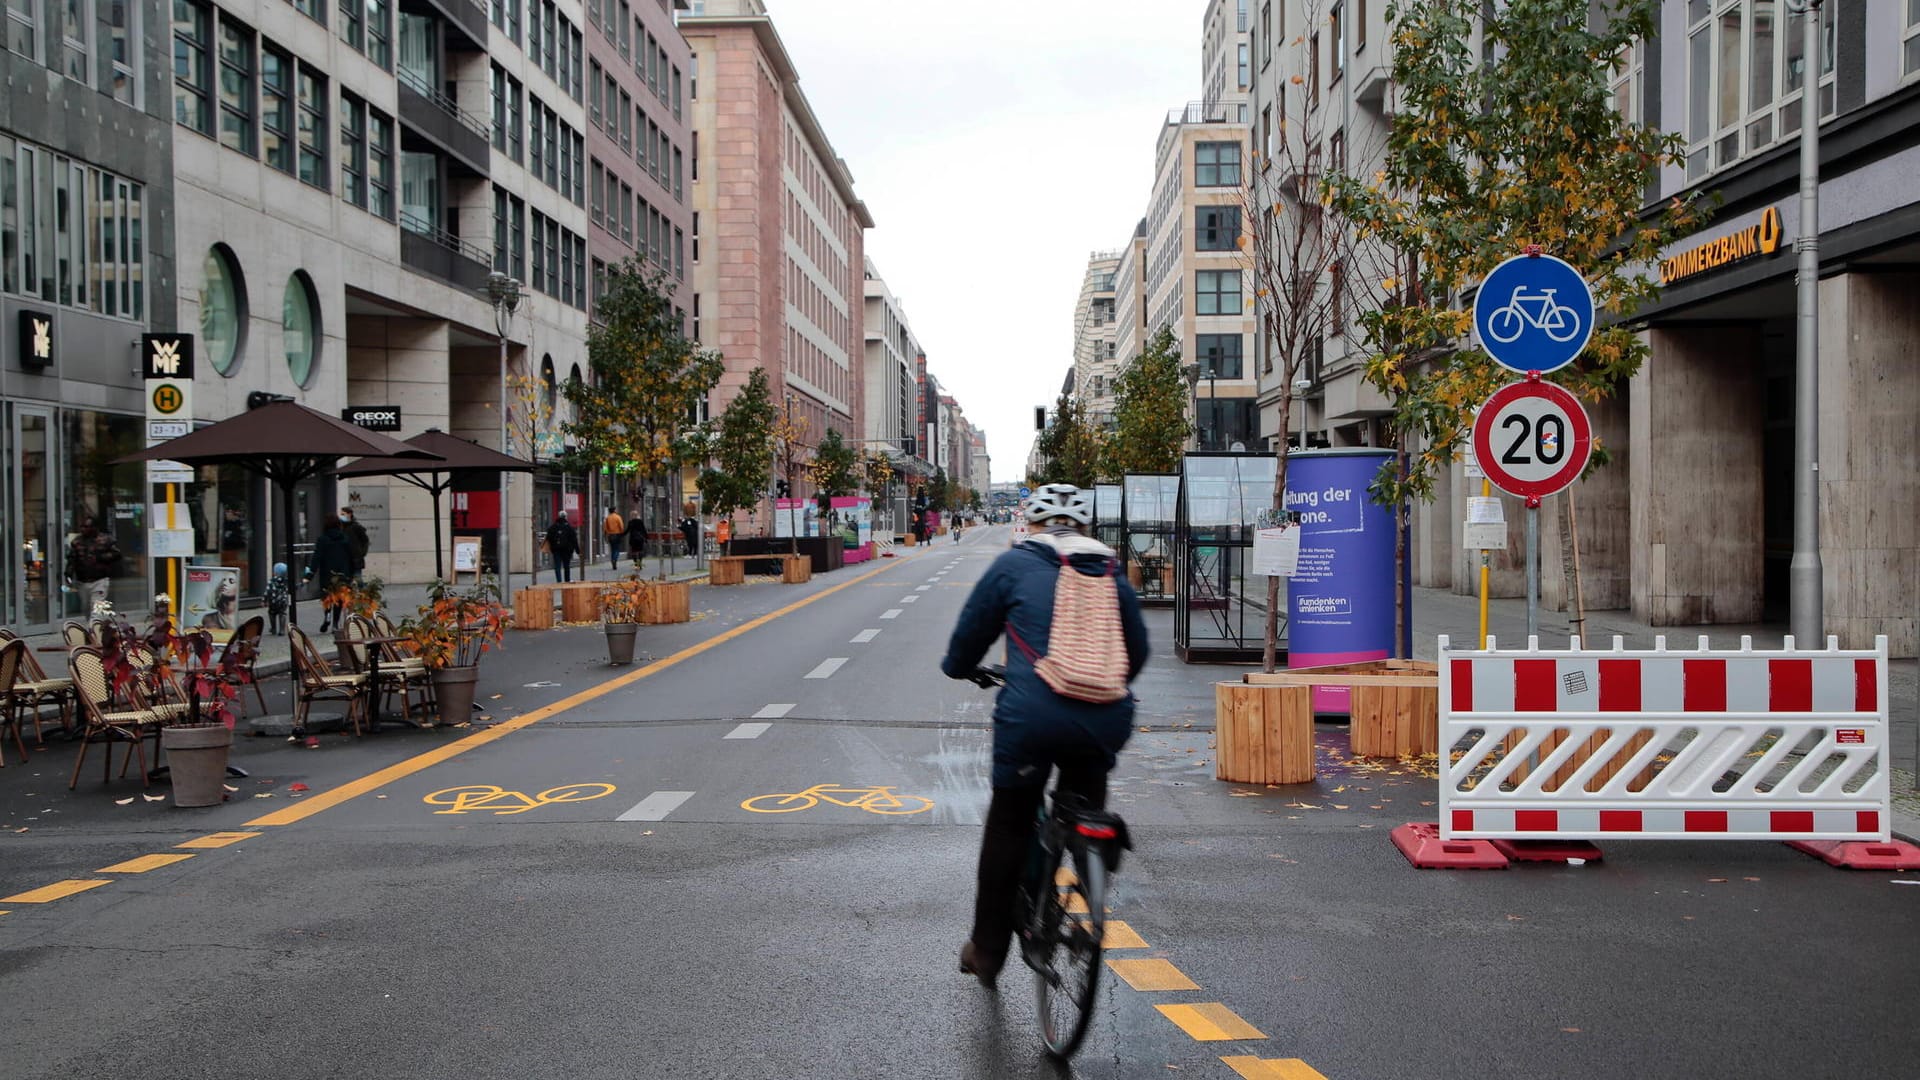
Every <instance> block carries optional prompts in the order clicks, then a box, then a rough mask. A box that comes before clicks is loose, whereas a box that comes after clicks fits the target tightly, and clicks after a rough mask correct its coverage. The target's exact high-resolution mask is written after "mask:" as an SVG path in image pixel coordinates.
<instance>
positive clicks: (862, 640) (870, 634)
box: [847, 627, 880, 645]
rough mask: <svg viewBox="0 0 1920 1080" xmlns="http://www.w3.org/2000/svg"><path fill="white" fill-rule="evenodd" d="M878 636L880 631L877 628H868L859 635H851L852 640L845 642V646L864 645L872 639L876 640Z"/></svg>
mask: <svg viewBox="0 0 1920 1080" xmlns="http://www.w3.org/2000/svg"><path fill="white" fill-rule="evenodd" d="M879 636H880V631H879V630H878V629H877V628H873V627H869V628H868V629H865V630H862V631H860V632H859V633H857V634H855V635H853V640H852V641H849V642H847V644H849V645H865V644H866V643H867V642H869V641H872V640H873V639H874V638H877V637H879Z"/></svg>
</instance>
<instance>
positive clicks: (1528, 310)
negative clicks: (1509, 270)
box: [1487, 285, 1580, 344]
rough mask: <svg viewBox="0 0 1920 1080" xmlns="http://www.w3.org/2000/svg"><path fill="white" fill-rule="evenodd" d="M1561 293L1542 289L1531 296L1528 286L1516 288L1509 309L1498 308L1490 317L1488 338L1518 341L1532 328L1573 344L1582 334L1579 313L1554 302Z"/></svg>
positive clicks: (1501, 340)
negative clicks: (1556, 294)
mask: <svg viewBox="0 0 1920 1080" xmlns="http://www.w3.org/2000/svg"><path fill="white" fill-rule="evenodd" d="M1559 291H1560V290H1558V289H1542V290H1540V291H1539V292H1537V293H1529V292H1527V287H1526V286H1525V285H1520V286H1517V287H1515V288H1514V290H1513V296H1512V298H1510V299H1509V300H1508V301H1507V306H1506V307H1503V308H1496V309H1495V310H1494V313H1493V314H1492V315H1489V316H1487V336H1488V337H1490V338H1492V339H1493V340H1495V341H1498V342H1500V343H1501V344H1505V343H1507V342H1509V341H1517V340H1519V337H1520V335H1521V334H1522V333H1523V332H1525V331H1526V329H1527V327H1529V326H1531V327H1533V328H1534V329H1536V330H1542V331H1545V332H1546V335H1547V336H1548V337H1550V338H1552V339H1553V340H1555V341H1572V340H1573V338H1574V335H1576V334H1578V333H1579V332H1580V313H1579V312H1577V311H1575V310H1574V309H1572V308H1570V307H1565V306H1563V305H1561V304H1557V303H1555V302H1554V299H1553V294H1554V293H1556V292H1559Z"/></svg>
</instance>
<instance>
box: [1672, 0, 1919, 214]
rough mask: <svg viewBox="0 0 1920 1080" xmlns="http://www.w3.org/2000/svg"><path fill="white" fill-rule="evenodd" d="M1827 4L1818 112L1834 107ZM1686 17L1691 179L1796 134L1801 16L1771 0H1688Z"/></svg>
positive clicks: (1830, 21) (1833, 30)
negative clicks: (1783, 13)
mask: <svg viewBox="0 0 1920 1080" xmlns="http://www.w3.org/2000/svg"><path fill="white" fill-rule="evenodd" d="M1908 2H1909V3H1911V0H1908ZM1833 7H1834V5H1831V4H1829V5H1827V7H1826V8H1825V9H1824V10H1825V11H1826V17H1825V18H1823V19H1822V20H1821V34H1820V41H1821V48H1820V53H1821V55H1820V77H1819V80H1818V88H1819V89H1818V93H1819V94H1820V115H1821V116H1822V117H1829V116H1832V115H1834V112H1835V76H1834V50H1835V46H1836V37H1835V34H1836V27H1835V23H1836V21H1837V20H1836V19H1835V17H1834V11H1833ZM1687 16H1688V18H1687V25H1688V30H1687V67H1688V71H1687V178H1688V179H1689V180H1694V179H1698V178H1700V177H1702V176H1705V175H1706V174H1708V173H1709V172H1712V171H1714V170H1717V169H1721V168H1724V167H1726V166H1729V165H1732V164H1734V163H1735V162H1737V161H1740V160H1742V159H1743V158H1745V157H1746V156H1748V155H1751V154H1753V153H1755V152H1757V151H1759V150H1761V149H1764V148H1766V147H1767V146H1769V145H1771V144H1773V143H1775V142H1777V141H1779V140H1781V139H1784V138H1786V137H1788V136H1790V135H1796V134H1798V132H1799V130H1800V94H1801V92H1802V85H1803V83H1804V80H1805V68H1806V63H1805V58H1804V57H1803V56H1802V55H1801V41H1802V36H1803V34H1804V26H1805V24H1804V23H1802V22H1801V21H1800V20H1801V19H1802V18H1804V17H1805V16H1803V15H1800V14H1798V13H1796V12H1794V11H1793V10H1792V9H1791V8H1787V9H1786V12H1785V19H1784V21H1783V20H1782V17H1781V16H1782V12H1781V9H1780V5H1777V4H1775V3H1773V2H1772V0H1692V2H1690V3H1689V4H1688V5H1687Z"/></svg>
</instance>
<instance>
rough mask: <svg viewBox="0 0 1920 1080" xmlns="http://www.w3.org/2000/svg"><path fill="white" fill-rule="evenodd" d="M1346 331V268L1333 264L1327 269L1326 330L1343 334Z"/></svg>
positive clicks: (1341, 264)
mask: <svg viewBox="0 0 1920 1080" xmlns="http://www.w3.org/2000/svg"><path fill="white" fill-rule="evenodd" d="M1346 329H1347V268H1346V266H1345V264H1343V263H1341V262H1337V261H1336V262H1335V263H1334V264H1333V265H1332V266H1330V267H1328V268H1327V330H1328V331H1329V332H1331V333H1335V334H1343V333H1345V332H1346Z"/></svg>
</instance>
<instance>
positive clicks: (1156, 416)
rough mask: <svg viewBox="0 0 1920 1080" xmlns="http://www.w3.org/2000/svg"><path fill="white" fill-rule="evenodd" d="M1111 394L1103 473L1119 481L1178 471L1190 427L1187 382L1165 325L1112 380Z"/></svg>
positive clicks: (1190, 431) (1175, 343)
mask: <svg viewBox="0 0 1920 1080" xmlns="http://www.w3.org/2000/svg"><path fill="white" fill-rule="evenodd" d="M1113 393H1114V406H1113V432H1112V434H1110V435H1108V436H1107V439H1106V445H1105V447H1104V448H1103V450H1104V455H1103V457H1102V459H1101V460H1102V464H1101V467H1100V471H1101V473H1102V474H1104V475H1106V476H1108V477H1112V478H1114V479H1118V478H1120V477H1122V476H1125V475H1126V474H1128V473H1167V472H1174V471H1175V470H1177V469H1179V467H1180V453H1181V450H1182V449H1183V448H1184V447H1185V446H1186V444H1187V436H1189V435H1191V434H1192V433H1193V424H1192V422H1191V421H1190V420H1188V419H1187V384H1186V380H1185V379H1184V378H1182V377H1181V374H1180V346H1179V343H1178V342H1176V341H1175V340H1174V337H1173V331H1171V330H1168V329H1166V328H1164V327H1163V328H1161V330H1160V332H1159V333H1157V334H1155V335H1154V336H1153V340H1151V341H1149V342H1148V343H1147V347H1146V349H1145V350H1143V351H1142V352H1141V353H1140V355H1139V356H1137V357H1135V358H1134V360H1133V362H1132V363H1131V364H1128V365H1127V366H1126V369H1125V370H1124V371H1122V372H1120V377H1119V378H1118V379H1115V380H1114V383H1113Z"/></svg>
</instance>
